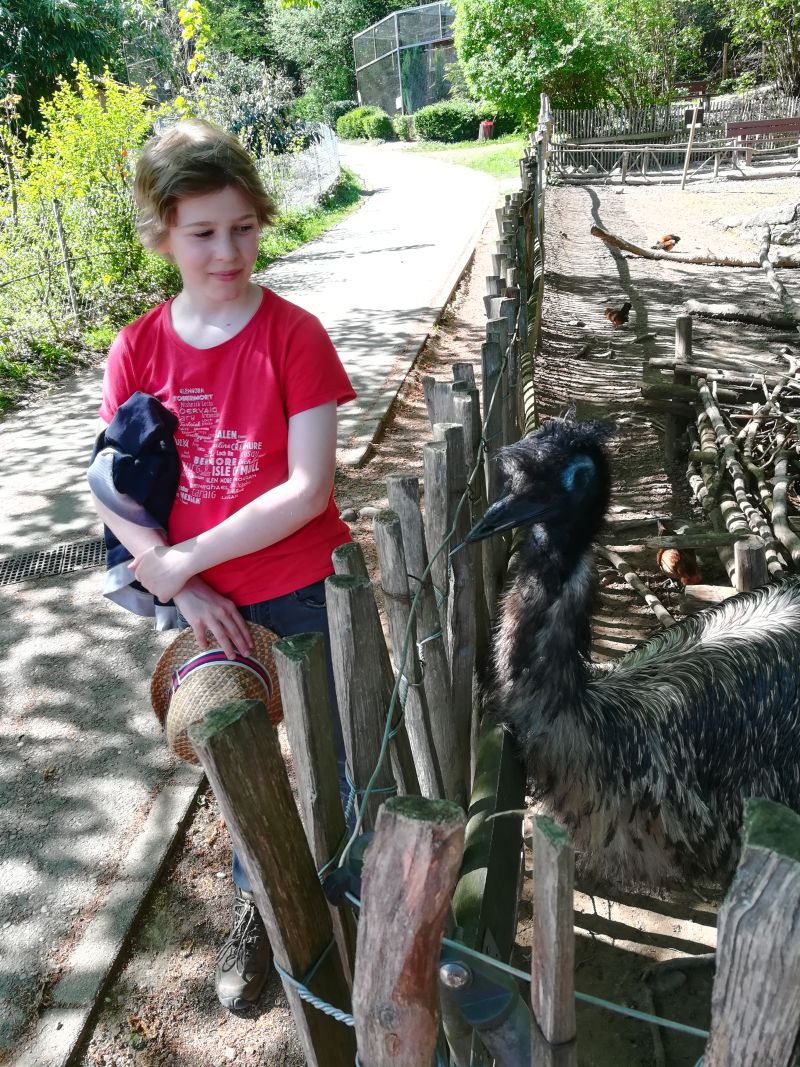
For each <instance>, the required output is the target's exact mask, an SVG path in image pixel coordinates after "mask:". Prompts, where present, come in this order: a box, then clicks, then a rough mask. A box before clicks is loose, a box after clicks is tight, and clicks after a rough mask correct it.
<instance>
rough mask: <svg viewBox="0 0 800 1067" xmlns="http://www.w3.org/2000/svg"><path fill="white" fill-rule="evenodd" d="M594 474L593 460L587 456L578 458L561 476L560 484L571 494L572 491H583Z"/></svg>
mask: <svg viewBox="0 0 800 1067" xmlns="http://www.w3.org/2000/svg"><path fill="white" fill-rule="evenodd" d="M593 474H594V460H592V459H590V458H589V456H578V458H577V459H574V460H573V461H572V463H570V465H569V466H568V467H565V469H564V472H563V473H562V475H561V484H562V485H563V486H564V488H565V489H566V490H567V492H568V493H571V492H572V491H573V490H575V489H578V490H581V489H585V488H586V486H587V485H588V484H589V482H590V481H591V480H592V475H593Z"/></svg>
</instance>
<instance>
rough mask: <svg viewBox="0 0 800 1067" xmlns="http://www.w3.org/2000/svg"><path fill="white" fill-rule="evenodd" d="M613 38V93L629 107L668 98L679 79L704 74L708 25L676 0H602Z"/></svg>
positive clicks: (609, 71)
mask: <svg viewBox="0 0 800 1067" xmlns="http://www.w3.org/2000/svg"><path fill="white" fill-rule="evenodd" d="M597 2H598V3H599V5H601V6H600V10H601V12H602V17H603V19H604V20H605V23H606V27H607V33H608V36H609V38H610V40H611V42H612V48H613V54H614V59H613V62H612V63H611V64H610V66H609V68H608V73H607V76H608V84H609V90H610V95H611V96H612V97H615V98H617V99H619V100H620V101H621V102H622V103H623V104H625V105H626V106H627V107H647V106H648V105H650V104H656V103H660V102H663V101H665V100H667V99H669V95H670V92H671V91H672V87H673V86H674V84H675V82H676V80H678V79H679V78H681V77H684V78H688V77H691V76H692V75H694V76H695V77H696V76H697V75H698V74H702V73H703V61H702V58H701V46H702V42H703V37H704V31H703V29H702V28H701V27H700V26H698V25H697V24H696V23H695V22H694V21H693V16H694V15H695V12H694V11H693V10H692V8H691V7H690V6H689V5H687V4H682V5H681V6H679V4H678V2H676V0H597Z"/></svg>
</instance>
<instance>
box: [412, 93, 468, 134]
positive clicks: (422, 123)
mask: <svg viewBox="0 0 800 1067" xmlns="http://www.w3.org/2000/svg"><path fill="white" fill-rule="evenodd" d="M479 122H480V119H479V117H478V105H477V104H475V103H473V102H472V101H471V100H440V101H439V103H438V104H429V105H428V107H423V108H420V110H419V111H417V112H416V114H415V115H414V133H415V134H416V136H417V138H419V140H421V141H445V142H447V143H450V144H452V142H453V141H468V140H472V139H474V138H477V136H478V123H479Z"/></svg>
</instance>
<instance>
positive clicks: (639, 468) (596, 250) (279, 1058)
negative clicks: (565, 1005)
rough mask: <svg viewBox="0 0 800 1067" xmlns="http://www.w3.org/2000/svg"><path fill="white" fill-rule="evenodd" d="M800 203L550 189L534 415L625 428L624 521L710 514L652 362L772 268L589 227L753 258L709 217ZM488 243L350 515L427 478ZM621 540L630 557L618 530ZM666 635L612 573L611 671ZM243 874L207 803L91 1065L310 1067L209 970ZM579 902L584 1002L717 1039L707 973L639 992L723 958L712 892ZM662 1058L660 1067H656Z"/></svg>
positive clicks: (654, 581)
mask: <svg viewBox="0 0 800 1067" xmlns="http://www.w3.org/2000/svg"><path fill="white" fill-rule="evenodd" d="M762 185H763V187H762ZM798 191H800V182H797V181H794V180H787V181H782V182H777V181H776V182H765V183H748V184H747V186H746V187H743V186H734V185H726V186H724V187H719V188H717V187H712V186H710V185H709V187H708V188H706V187H699V186H697V187H693V188H692V189H691V190H690V191H688V192H687V194H686V195H685V196H683V197H681V196H680V194H679V192H678V191H677V190H674V189H665V188H650V189H644V188H637V189H625V190H616V189H607V188H603V187H599V186H598V187H587V186H583V187H570V186H558V187H555V188H551V189H550V190H549V191H548V204H547V227H548V229H547V233H548V238H547V278H546V283H547V284H546V298H545V308H544V328H543V334H542V350H541V353H540V354H539V356H538V358H537V362H536V379H537V383H536V384H537V396H538V404H539V409H540V414H542V415H551V414H556V413H558V412H560V411H563V410H564V409H565V407H567V406H568V405H569V404H572V403H574V404H576V406H577V410H578V415H579V416H581V417H602V418H605V419H612V420H613V421H615V422H616V423H617V425H618V428H619V434H618V436H617V438H616V440H615V442H614V445H613V448H614V459H615V475H616V480H615V495H614V501H613V504H612V510H611V519H612V520H613V521H619V520H629V519H637V520H642V521H645V522H650V521H652V522H653V526H654V518H655V516H657V515H659V516H666V517H673V518H675V517H677V518H695V519H696V518H697V516H696V515H695V514H694V511H693V508H692V506H691V503H690V500H689V496H688V492H687V487H686V484H685V479H684V477H683V471H682V470H680V469H677V470H674V469H670V468H669V467H668V466H667V465H666V464H665V462H664V458H663V452H662V447H661V437H660V430H661V427H660V425H659V422H658V419H657V417H654V416H652V415H651V414H650V413H648V412H647V411H644V410H642V409H641V408H640V407H639V406H638V397H639V384H640V381H641V375H642V367H643V361H644V358H645V357H646V356H649V355H655V354H668V353H669V351H670V348H671V345H672V330H673V324H674V317H675V314H676V313H677V312H678V311H679V309H680V306H681V304H682V303H683V301H684V300H685V299H686V298H687V297H688V296H695V297H698V298H700V299H707V300H720V299H740V300H742V301H744V299H745V297H746V298H747V302H748V303H751V302H757V301H759V300H761V301H763V303H764V304H767V303H769V300H770V297H769V291H768V290H767V289H766V286H765V284H764V282H763V279H762V278H761V276H760V272H759V271H741V272H733V271H725V272H722V271H716V272H715V271H713V270H711V269H710V268H698V267H680V266H677V265H671V264H667V265H663V264H658V263H648V262H645V261H642V260H631V259H628V258H626V257H624V256H622V255H619V254H616V253H615V254H612V253H611V252H610V251H609V249H608V248H607V247H606V246H605V245H603V244H601V242H599V241H597V240H595V239H593V238H591V237H590V236H589V227H590V226H591V224H592V223H593V222H597V223H599V224H600V225H603V226H604V227H606V228H607V229H610V230H612V231H613V232H616V233H620V234H622V235H624V236H626V237H628V238H630V239H632V240H634V241H646V240H647V239H649V238H653V239H654V238H655V237H657V236H659V235H660V234H661V233H664V232H670V231H671V232H675V233H678V234H681V235H682V237H683V238H684V241H683V243H682V245H681V249H682V250H683V249H684V248H685V249H686V250H687V251H689V250H691V249H692V248H693V247H697V248H705V247H711V248H713V249H714V250H718V251H726V250H730V251H733V250H736V251H742V245H741V240H740V239H739V238H738V237H736V236H735V235H733V234H730V233H728V232H727V231H722V230H720V229H719V228H716V227H715V226H714V225H713V223H712V219H713V218H717V217H719V216H722V215H729V214H744V213H747V212H749V211H750V210H757V209H758V208H761V207H765V206H768V205H770V204H774V203H781V202H784V201H786V200H789V199H791V198H792V197H793V196H797V195H798ZM493 240H494V233H493V228H492V227H489V228H488V229H487V232H486V233H485V234H484V236H483V238H482V240H481V242H480V244H479V247H478V249H477V250H476V257H475V261H474V265H473V268H472V272H471V275H468V276H467V277H466V279H465V281H464V283H463V284H462V286H461V288H460V289H459V291H458V293H457V295H456V298H455V300H454V302H453V304H452V306H451V307H450V309H449V310H448V312H447V314H446V315H445V317H444V319H443V321H442V323H441V324H440V326H439V327H438V328H437V329H436V330H435V331H434V332H433V334H432V336H431V338H430V341H429V344H428V345H427V347H426V349H425V351H424V352H423V354H422V356H421V357H420V359H419V361H418V363H417V365H416V366H415V368H414V370H413V371H412V373H411V375H409V377H408V379H407V381H406V382H405V384H404V385H403V387H402V389H401V392H400V394H399V397H398V401H397V403H396V404H395V405H394V407H393V409H392V412H391V413H390V417H389V419H388V420H387V424H386V427H385V430H384V433H383V435H382V436H381V438H380V439H379V441H378V442H377V444H376V446H375V448H374V451H373V453H372V455H371V457H370V458H369V460H368V462H367V463H366V464H365V465H364V466H363V467H362V468H361V469H360V470H352V469H348V470H344V471H340V472H339V474H338V475H337V499H338V501H339V503H340V506H341V507H342V508H346V507H352V508H354V509H356V510H358V509H360V508H363V507H365V506H377V507H380V506H384V505H385V503H386V498H385V489H384V483H385V478H386V476H387V474H389V473H393V472H397V471H404V472H408V473H411V472H414V471H416V472H418V473H419V474H420V475H421V473H422V472H421V462H422V455H421V447H420V446H421V442H423V441H424V440H426V439H427V437H428V434H429V429H428V424H427V417H426V413H425V405H424V400H423V397H422V387H421V377H422V376H423V375H424V374H427V373H432V374H434V375H435V376H437V377H441V378H449V377H450V376H451V374H450V364H451V363H452V362H453V361H455V360H463V359H472V358H475V355H476V353H477V352H478V351H479V346H480V344H481V342H482V340H483V330H484V322H485V318H484V309H483V302H482V296H483V292H484V282H483V278H484V276H485V275H486V274H489V273H491V270H490V260H489V254H490V248H489V241H493ZM648 243H650V242H649V241H648ZM797 273H800V272H797ZM798 281H800V280H798ZM792 284H793V285H795V284H796V283H795V281H794V279H792ZM795 292H796V291H795ZM796 295H800V293H797V292H796ZM617 299H619V300H620V301H621V300H623V299H629V300H631V302H632V304H633V313H632V316H631V324H630V328H629V329H628V330H625V331H612V330H611V328H610V327H609V326H608V325H607V323H606V322H605V320H604V318H603V308H604V307H605V305H606V304H608V303H610V302H613V301H614V300H617ZM645 333H655V337H654V338H651V339H650V340H648V341H647V342H645V343H644V344H637V343H636V341H635V338H636V337H638V336H641V335H643V334H645ZM784 343H785V342H784ZM587 345H588V347H587ZM696 347H697V348H698V350H701V349H705V350H706V351H708V352H709V353H710V354H713V353H714V352H717V351H718V352H720V353H724V354H725V355H726V356H727V357H728V358H731V357H733V358H734V359H735V360H737V361H749V360H751V359H752V360H755V361H756V362H765V361H766V362H776V361H777V360H778V359H779V351H780V347H781V345H780V342H779V341H777V340H776V339H775V338H774V336H769V335H767V334H766V333H765V332H764V331H758V330H756V329H750V328H744V327H735V328H731V329H727V328H724V329H723V328H721V327H719V326H717V325H708V326H706V325H701V324H697V327H696ZM370 527H371V519H370V518H368V517H366V516H365V517H359V518H358V520H357V521H355V522H354V523H353V526H352V530H353V535H354V537H355V538H356V539H357V540H358V541H359V542H360V543H361V544H362V546H363V548H364V551H365V554H366V556H367V560H368V564H369V566H370V568H371V569H373V570H374V567H375V554H374V548H373V545H372V537H371V529H370ZM653 533H655V529H653ZM609 540H611V541H619V536H618V535H615V534H614V532H613V526H612V530H611V532H610V534H609ZM702 564H703V567H704V569H705V571H706V577H707V578H708V579H709V580H714V578H715V576H716V577H719V570H718V567H719V565H718V563H717V562H716V560H715V559H714V558H709V559H703V560H702ZM636 565H637V567H638V568H639V570H640V573H642V574H643V576H644V577H645V578H646V579H647V580H648V581H649V583H650V585H651V587H652V588H653V589H654V590H655V591H656V592H658V594H659V595H660V596H661V599H662V601H663V602H664V603H665V604H666V605H667V606H668V607H669V608H670V609H671V610H676V611H678V610H679V607H680V605H679V598H678V595H677V591H676V590H675V588H674V587H673V586H672V583H671V582H670V581H669V580H668V579H666V578H665V577H664V575H662V574H660V572H657V571H655V570H654V560H652V559H651V558H648V557H643V556H640V557H636ZM653 629H654V619H653V617H652V616H651V615H650V613H649V611H648V610H647V609H646V608H645V607H644V605H643V604H642V603H641V602H640V601H639V600H638V598H637V597H636V595H635V594H633V593H632V592H631V591H630V589H629V588H628V587H627V586H626V585H625V584H624V582H623V581H622V579H621V578H620V577H619V575H618V574H617V573H616V571H613V570H611V569H610V568H608V567H605V568H601V600H600V605H599V609H598V613H597V616H596V618H595V649H596V653H597V654H598V656H600V657H611V658H613V657H615V656H618V655H620V654H621V653H622V652H624V651H625V650H626V649H627V648H629V647H630V646H631V644H632V643H633V642H635V641H636V640H638V639H640V638H641V637H643V636H646V634H647V633H649V632H651V631H652V630H653ZM528 866H530V864H529V863H528ZM228 867H229V846H228V841H227V834H226V832H225V830H224V827H223V826H222V824H221V821H220V819H219V815H218V812H217V810H216V805H215V802H214V800H213V798H212V797H211V796H210V794H209V795H206V796H205V797H204V798H203V799H202V801H201V803H200V805H199V806H198V808H197V811H196V814H195V817H194V819H193V821H192V824H191V826H190V828H189V830H188V831H187V834H186V838H185V840H184V841H182V842H180V843H179V845H178V848H177V849H176V855H175V859H174V862H173V864H172V866H171V868H170V870H169V872H168V874H167V875H166V877H165V879H164V880H163V882H162V884H161V885H160V887H159V888H158V890H157V892H156V894H155V895H154V898H153V900H152V904H151V906H150V908H149V910H148V913H147V917H146V919H145V921H144V922H143V924H142V926H141V928H140V930H139V931H138V934H137V935H136V938H135V940H134V942H133V944H132V948H131V952H130V954H129V958H128V959H127V961H126V962H125V963H124V965H123V966H122V968H121V970H120V973H119V976H118V978H117V980H116V982H115V983H114V985H113V987H112V988H111V989H110V991H109V994H108V996H107V998H106V1001H105V1003H104V1005H103V1008H102V1011H101V1012H100V1014H99V1017H98V1020H97V1025H96V1027H95V1030H94V1033H93V1034H92V1036H91V1038H90V1040H89V1042H88V1044H87V1046H86V1048H85V1049H84V1052H83V1055H82V1057H81V1059H80V1061H79V1062H80V1063H81V1065H83V1067H86V1065H90V1064H91V1065H106V1067H111V1065H114V1067H127V1065H129V1064H136V1065H140V1067H156V1065H164V1067H209V1065H216V1064H225V1063H229V1062H235V1063H241V1064H256V1063H258V1064H263V1065H269V1067H273V1065H274V1067H277V1065H286V1067H295V1065H301V1064H302V1063H303V1057H302V1054H301V1053H300V1051H299V1047H298V1043H297V1039H296V1035H295V1033H294V1028H293V1025H292V1021H291V1017H290V1015H289V1012H288V1009H287V1006H286V1002H285V999H284V996H283V993H282V990H281V986H280V982H279V980H278V979H277V977H276V976H274V975H273V976H272V977H271V979H270V981H269V983H268V985H267V989H266V991H265V994H264V996H263V997H262V999H261V1002H260V1003H259V1005H258V1006H257V1007H256V1008H254V1009H253V1010H252V1011H250V1012H248V1013H246V1014H244V1015H242V1016H234V1015H231V1014H229V1013H228V1012H226V1011H224V1010H223V1009H222V1008H221V1007H220V1006H219V1005H218V1003H217V1001H216V998H215V994H214V989H213V984H212V981H211V974H212V972H213V966H214V953H215V949H216V946H217V945H218V944H219V943H220V942H221V941H222V939H224V936H225V934H226V933H227V930H228V914H227V912H228V906H229V905H228V901H229V894H230V885H229V879H228ZM579 889H580V892H579V893H578V895H577V897H576V929H577V932H578V957H577V983H578V988H579V989H581V990H583V991H585V992H590V993H594V994H595V995H598V996H602V997H605V998H607V999H610V1000H615V1001H618V1002H621V1003H625V1004H629V1005H632V1006H637V1007H640V1008H648V1007H650V1008H652V1007H655V1008H656V1009H657V1010H658V1011H659V1012H660V1013H663V1014H664V1015H667V1016H670V1017H672V1018H679V1019H681V1020H683V1021H685V1022H687V1023H691V1024H693V1025H696V1026H707V1023H708V1007H707V1006H708V1002H709V991H710V982H709V977H708V974H703V973H702V972H701V971H700V970H695V969H693V968H688V967H685V968H684V969H678V970H677V971H675V972H673V973H669V974H665V975H664V976H663V977H659V978H657V979H654V980H653V981H650V982H648V983H643V982H642V979H641V976H642V970H643V968H644V967H646V966H647V965H648V963H650V962H651V961H654V960H658V959H663V958H669V957H674V956H681V955H686V956H691V955H697V954H699V953H703V952H706V951H708V950H709V948H710V947H713V944H714V939H715V929H714V926H715V906H714V902H713V896H714V894H713V889H712V891H711V892H710V893H709V891H708V890H704V891H703V896H699V895H697V894H689V893H684V894H681V895H675V894H672V895H667V894H663V895H659V896H652V895H650V896H643V895H635V894H631V893H619V892H617V893H614V894H609V892H608V891H607V890H602V891H601V890H600V889H598V888H597V887H591V886H580V887H579ZM530 934H531V907H530V879H526V886H525V893H524V896H523V900H522V903H521V906H520V925H519V931H518V938H517V942H518V943H517V950H516V956H517V958H516V962H517V964H518V965H519V966H525V967H527V966H529V962H530V955H529V946H530ZM579 1034H580V1037H579V1059H580V1064H581V1067H612V1065H614V1067H621V1065H625V1067H650V1065H652V1064H657V1063H664V1064H666V1065H668V1067H693V1065H694V1064H695V1063H696V1061H697V1059H698V1058H699V1056H700V1054H701V1052H702V1043H701V1042H700V1041H698V1040H697V1039H695V1038H686V1037H683V1036H680V1035H673V1034H670V1033H667V1034H665V1035H664V1036H663V1038H662V1039H661V1043H662V1048H661V1049H660V1050H659V1051H657V1049H656V1046H655V1045H654V1037H653V1034H652V1033H651V1032H650V1030H649V1028H648V1027H646V1026H644V1025H642V1024H641V1023H638V1022H633V1021H630V1020H626V1019H623V1018H621V1017H618V1016H611V1015H609V1014H607V1013H605V1012H601V1011H600V1010H599V1009H596V1008H587V1007H583V1006H582V1007H580V1008H579ZM662 1054H663V1056H664V1059H659V1057H660V1056H661V1055H662Z"/></svg>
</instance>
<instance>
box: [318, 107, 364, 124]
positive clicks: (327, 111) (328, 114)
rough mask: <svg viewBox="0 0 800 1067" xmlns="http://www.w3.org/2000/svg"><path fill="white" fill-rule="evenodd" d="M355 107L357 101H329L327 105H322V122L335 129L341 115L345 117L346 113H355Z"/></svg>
mask: <svg viewBox="0 0 800 1067" xmlns="http://www.w3.org/2000/svg"><path fill="white" fill-rule="evenodd" d="M357 107H358V101H357V100H329V101H328V103H327V104H323V105H322V119H323V122H327V124H328V125H329V126H333V128H334V129H336V123H337V122H338V121H339V119H340V118H341V117H342V115H346V114H347V112H348V111H355V109H356V108H357Z"/></svg>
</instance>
